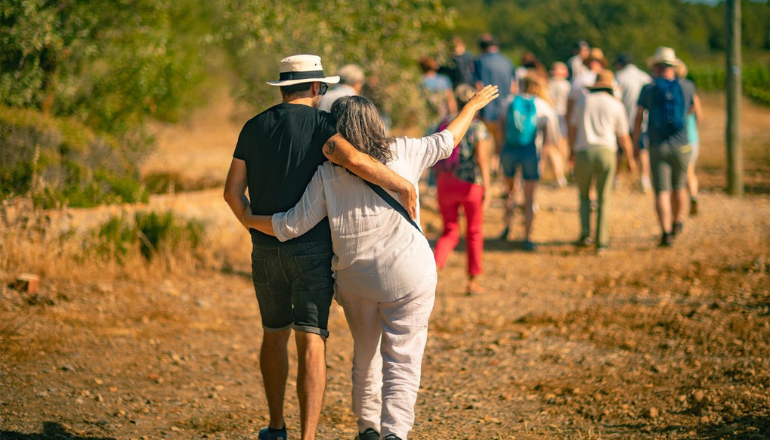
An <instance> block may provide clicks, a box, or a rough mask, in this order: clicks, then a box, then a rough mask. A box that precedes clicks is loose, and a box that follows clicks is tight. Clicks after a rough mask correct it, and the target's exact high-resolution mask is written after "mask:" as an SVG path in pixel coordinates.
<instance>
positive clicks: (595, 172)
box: [570, 70, 635, 253]
mask: <svg viewBox="0 0 770 440" xmlns="http://www.w3.org/2000/svg"><path fill="white" fill-rule="evenodd" d="M614 76H615V75H614V74H613V73H612V71H610V70H603V71H601V72H599V74H598V75H597V76H596V82H595V83H594V84H593V85H592V86H589V87H587V90H588V94H586V95H585V96H582V97H580V99H579V100H578V102H577V103H576V104H575V111H574V113H573V114H572V120H571V125H572V126H574V127H575V131H574V134H571V136H570V145H571V146H572V156H573V157H574V160H575V180H577V184H578V190H579V192H580V238H579V240H578V245H580V246H589V245H591V244H593V243H594V242H595V243H596V250H597V252H598V253H601V252H603V251H605V250H606V249H607V248H608V246H609V238H610V237H609V208H610V196H611V194H612V182H613V181H614V179H615V170H616V166H617V165H616V164H617V160H616V156H617V149H618V144H620V146H621V147H622V148H623V151H624V152H625V154H626V157H628V164H629V166H630V168H631V170H632V172H633V170H634V169H635V162H634V156H633V150H632V148H631V139H630V138H629V136H628V119H627V117H626V112H625V108H624V107H623V103H621V102H620V100H618V99H617V98H616V97H615V96H613V93H614V91H613V80H614ZM592 183H595V186H596V193H597V205H598V209H597V216H596V239H595V240H594V239H593V238H592V237H591V225H590V220H591V200H590V197H589V192H590V189H591V184H592Z"/></svg>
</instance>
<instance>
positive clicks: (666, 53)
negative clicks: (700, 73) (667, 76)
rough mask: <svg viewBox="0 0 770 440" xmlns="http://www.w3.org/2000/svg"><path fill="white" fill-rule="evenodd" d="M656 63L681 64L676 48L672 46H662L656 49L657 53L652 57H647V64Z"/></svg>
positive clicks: (652, 64)
mask: <svg viewBox="0 0 770 440" xmlns="http://www.w3.org/2000/svg"><path fill="white" fill-rule="evenodd" d="M656 64H666V65H668V66H676V65H678V64H679V58H677V57H676V53H675V52H674V49H672V48H670V47H663V46H660V47H658V48H657V49H655V54H654V55H653V56H651V57H650V58H647V65H648V66H654V65H656Z"/></svg>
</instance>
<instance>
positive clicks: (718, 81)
mask: <svg viewBox="0 0 770 440" xmlns="http://www.w3.org/2000/svg"><path fill="white" fill-rule="evenodd" d="M741 73H742V75H743V76H742V81H741V85H742V87H743V94H744V95H746V96H748V97H750V98H752V99H754V100H755V101H757V102H759V103H761V104H764V105H768V106H770V64H768V65H762V64H746V65H744V67H743V71H742V72H741ZM689 76H690V79H692V81H693V82H694V83H695V85H696V86H697V87H698V90H706V91H713V90H724V88H725V82H726V75H725V70H724V68H723V67H714V66H697V67H694V68H692V69H690V75H689Z"/></svg>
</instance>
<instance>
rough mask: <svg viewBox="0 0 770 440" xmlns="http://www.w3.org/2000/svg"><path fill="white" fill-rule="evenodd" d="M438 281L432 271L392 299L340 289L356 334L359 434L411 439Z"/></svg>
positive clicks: (355, 403) (355, 387)
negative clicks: (368, 432)
mask: <svg viewBox="0 0 770 440" xmlns="http://www.w3.org/2000/svg"><path fill="white" fill-rule="evenodd" d="M436 281H437V276H436V273H435V272H433V271H432V272H430V273H429V274H428V275H427V276H426V277H425V279H423V280H422V281H421V282H420V284H419V285H418V286H417V288H416V289H415V290H414V291H412V292H411V293H409V294H408V295H406V296H404V297H403V298H400V299H398V300H396V301H393V302H377V301H373V300H370V299H365V298H361V297H360V296H357V295H355V293H352V292H343V291H337V301H338V302H339V303H340V305H341V306H342V308H343V309H344V310H345V317H346V318H347V320H348V325H349V326H350V332H351V333H352V334H353V350H354V351H353V413H354V414H355V415H356V417H357V418H358V431H359V432H364V431H365V430H366V429H367V428H372V429H374V430H376V431H377V432H379V433H380V438H384V437H385V436H386V435H388V434H394V435H396V436H398V437H400V438H401V439H403V440H406V439H407V434H408V433H409V431H411V430H412V426H413V425H414V406H415V404H416V403H417V391H418V390H419V388H420V372H421V369H422V356H423V353H424V352H425V343H426V342H427V340H428V319H429V318H430V313H431V311H432V310H433V303H434V300H435V298H436Z"/></svg>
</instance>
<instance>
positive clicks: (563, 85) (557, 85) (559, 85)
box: [548, 78, 571, 116]
mask: <svg viewBox="0 0 770 440" xmlns="http://www.w3.org/2000/svg"><path fill="white" fill-rule="evenodd" d="M570 87H571V85H570V83H569V81H568V80H566V79H565V78H552V79H550V80H548V97H550V98H551V102H552V103H553V109H554V111H556V114H557V115H559V116H564V115H566V114H567V101H568V100H569V92H570Z"/></svg>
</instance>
